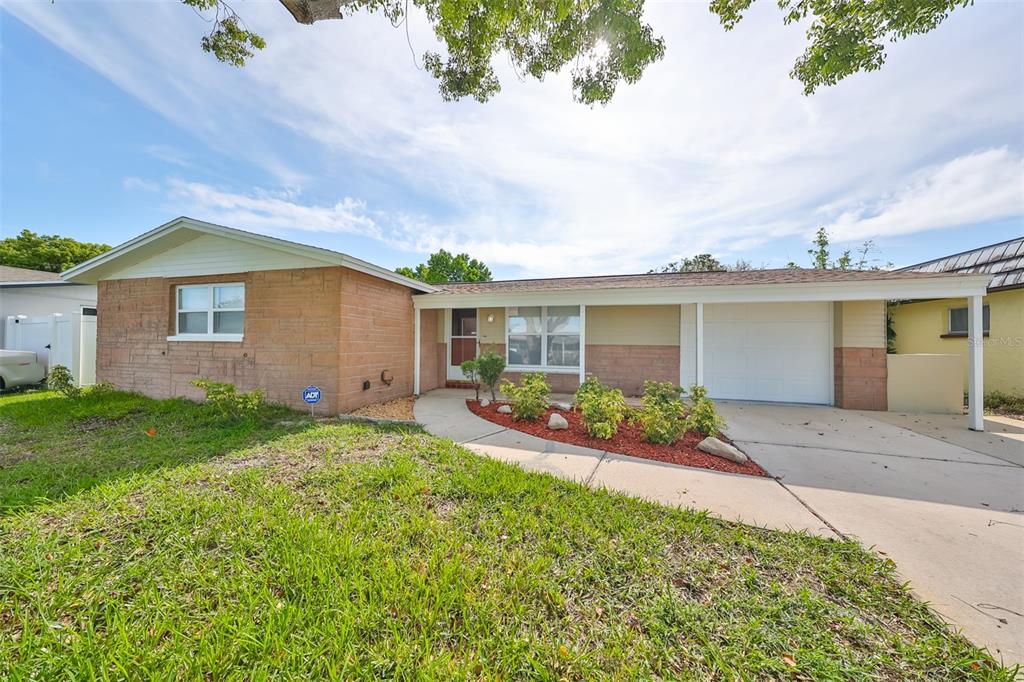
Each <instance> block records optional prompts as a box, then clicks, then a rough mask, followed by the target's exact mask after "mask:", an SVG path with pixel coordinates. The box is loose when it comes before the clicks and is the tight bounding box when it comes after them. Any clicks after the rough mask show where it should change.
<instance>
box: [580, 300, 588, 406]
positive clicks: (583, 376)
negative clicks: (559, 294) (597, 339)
mask: <svg viewBox="0 0 1024 682" xmlns="http://www.w3.org/2000/svg"><path fill="white" fill-rule="evenodd" d="M586 380H587V306H585V305H583V304H582V303H581V304H580V385H581V386H582V385H583V382H584V381H586Z"/></svg>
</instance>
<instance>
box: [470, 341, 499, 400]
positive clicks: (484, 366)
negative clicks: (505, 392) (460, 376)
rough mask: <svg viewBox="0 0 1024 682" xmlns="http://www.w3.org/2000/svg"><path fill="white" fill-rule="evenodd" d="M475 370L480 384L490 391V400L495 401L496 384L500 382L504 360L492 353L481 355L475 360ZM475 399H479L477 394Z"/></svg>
mask: <svg viewBox="0 0 1024 682" xmlns="http://www.w3.org/2000/svg"><path fill="white" fill-rule="evenodd" d="M476 370H477V374H478V375H479V377H480V382H481V383H482V384H484V385H485V386H487V388H489V389H490V390H491V400H497V399H498V396H497V394H496V393H495V391H496V389H497V387H498V382H499V381H501V373H502V372H504V371H505V358H503V357H501V356H500V355H498V354H497V353H494V352H492V351H488V352H486V353H482V354H481V355H480V357H478V358H477V359H476ZM477 397H478V398H479V394H478V395H477Z"/></svg>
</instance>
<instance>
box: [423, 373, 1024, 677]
mask: <svg viewBox="0 0 1024 682" xmlns="http://www.w3.org/2000/svg"><path fill="white" fill-rule="evenodd" d="M468 395H469V392H467V391H459V390H436V391H431V392H430V393H428V394H426V395H425V396H423V397H421V398H420V399H419V400H418V401H417V402H416V406H415V413H416V419H417V420H418V421H419V422H420V423H422V424H423V425H424V426H425V428H426V429H427V430H428V431H430V432H431V433H433V434H435V435H438V436H442V437H447V438H451V439H453V440H455V441H456V442H459V443H462V444H463V445H465V446H466V447H467V448H469V449H472V450H474V451H476V452H479V453H481V454H485V455H488V456H491V457H495V458H498V459H502V460H504V461H508V462H511V463H515V464H518V465H520V466H522V467H524V468H526V469H531V470H535V471H542V472H546V473H551V474H554V475H557V476H561V477H563V478H568V479H572V480H577V481H580V482H582V483H584V484H587V485H592V486H595V487H607V488H610V489H614V490H618V491H621V492H625V493H628V494H631V495H636V496H638V497H644V498H648V499H652V500H655V501H658V502H662V503H666V504H673V505H679V506H685V507H694V508H698V509H708V510H710V511H711V512H713V513H715V514H716V515H718V516H720V517H722V518H726V519H729V520H737V521H742V522H745V523H751V524H754V525H760V526H766V527H770V528H777V529H782V530H803V531H807V532H811V533H817V534H820V535H825V536H836V535H841V536H846V537H853V538H856V539H858V540H860V541H861V542H862V543H863V544H865V545H867V546H871V547H874V548H875V549H876V551H878V552H880V553H882V554H883V555H885V556H888V557H889V558H890V559H892V560H893V561H894V562H896V565H897V567H898V569H899V572H900V574H901V575H902V576H903V577H904V578H905V579H907V580H909V581H910V584H911V587H912V588H913V589H914V591H915V593H916V594H917V595H919V596H920V597H921V598H922V599H924V600H925V601H928V602H930V603H931V605H932V606H933V608H934V609H935V610H936V611H937V612H938V613H940V614H942V615H943V616H944V617H945V618H946V619H948V620H949V621H950V622H951V623H953V624H954V625H955V626H957V627H960V628H962V629H963V631H964V634H965V635H966V636H967V637H969V638H970V639H971V640H972V641H973V642H975V643H976V644H978V645H980V646H984V647H987V648H988V649H989V651H990V652H991V653H992V655H993V656H995V657H996V658H1002V659H1003V660H1004V661H1005V662H1007V663H1021V662H1024V467H1022V466H1021V463H1024V440H1022V439H1024V427H1021V426H1019V425H1016V424H1014V423H1013V422H1010V423H1008V424H1007V423H1000V422H997V421H993V422H992V423H988V422H987V423H986V426H987V427H990V428H991V429H992V431H990V432H989V433H980V434H979V433H973V432H970V431H968V430H967V429H966V418H962V417H950V418H946V417H941V416H930V417H921V416H912V415H899V414H895V413H872V412H853V411H847V410H837V409H833V408H828V407H813V406H798V405H767V404H752V403H728V402H723V403H720V404H719V407H720V409H721V412H722V414H723V415H724V416H725V418H726V420H727V422H728V424H729V426H728V429H727V433H728V434H729V436H730V437H732V438H733V439H734V440H735V441H737V443H738V444H739V445H740V447H741V448H742V449H743V450H744V451H746V452H747V453H748V454H749V455H750V456H751V457H752V458H753V459H754V460H756V461H757V462H758V463H759V464H760V465H761V466H763V467H764V468H765V469H766V470H767V471H768V472H769V473H770V474H771V475H772V476H774V477H775V478H774V479H771V478H760V477H753V476H738V475H732V474H722V473H718V472H713V471H707V470H705V469H694V468H689V467H681V466H674V465H670V464H663V463H660V462H652V461H650V460H644V459H637V458H634V457H627V456H624V455H620V454H616V453H611V452H603V451H600V450H592V449H589V448H581V447H576V446H572V445H567V444H564V443H558V442H554V441H549V440H545V439H541V438H536V437H534V436H530V435H528V434H524V433H521V432H519V431H514V430H509V429H505V428H504V427H501V426H499V425H497V424H493V423H491V422H488V421H485V420H483V419H480V418H479V417H477V416H476V415H474V414H473V413H471V412H470V411H469V410H468V409H467V408H466V404H465V400H466V397H467V396H468ZM958 422H959V423H958ZM1000 430H1002V431H1003V432H1002V433H1000Z"/></svg>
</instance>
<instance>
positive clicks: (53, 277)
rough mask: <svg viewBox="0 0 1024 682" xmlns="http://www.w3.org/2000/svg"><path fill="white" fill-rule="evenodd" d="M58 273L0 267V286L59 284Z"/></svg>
mask: <svg viewBox="0 0 1024 682" xmlns="http://www.w3.org/2000/svg"><path fill="white" fill-rule="evenodd" d="M59 281H61V280H60V273H56V272H46V271H45V270H29V269H27V268H16V267H14V266H11V265H0V284H8V283H10V282H59Z"/></svg>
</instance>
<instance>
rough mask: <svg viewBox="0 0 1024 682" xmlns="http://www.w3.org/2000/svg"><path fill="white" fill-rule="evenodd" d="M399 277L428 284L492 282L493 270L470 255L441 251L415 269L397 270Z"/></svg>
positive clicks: (403, 268)
mask: <svg viewBox="0 0 1024 682" xmlns="http://www.w3.org/2000/svg"><path fill="white" fill-rule="evenodd" d="M395 272H397V273H398V274H399V275H402V276H404V277H410V278H412V279H418V280H419V281H421V282H426V283H427V284H445V283H447V282H490V281H491V279H493V278H492V277H491V269H490V268H488V267H487V266H486V265H484V264H483V263H482V262H481V261H478V260H477V259H476V258H470V257H469V254H468V253H460V254H458V255H454V254H451V253H449V252H447V251H445V250H444V249H441V250H440V251H438V252H437V253H435V254H432V255H431V256H430V258H428V259H427V262H426V263H420V264H419V265H417V266H416V267H415V268H405V267H402V268H397V269H395Z"/></svg>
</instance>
